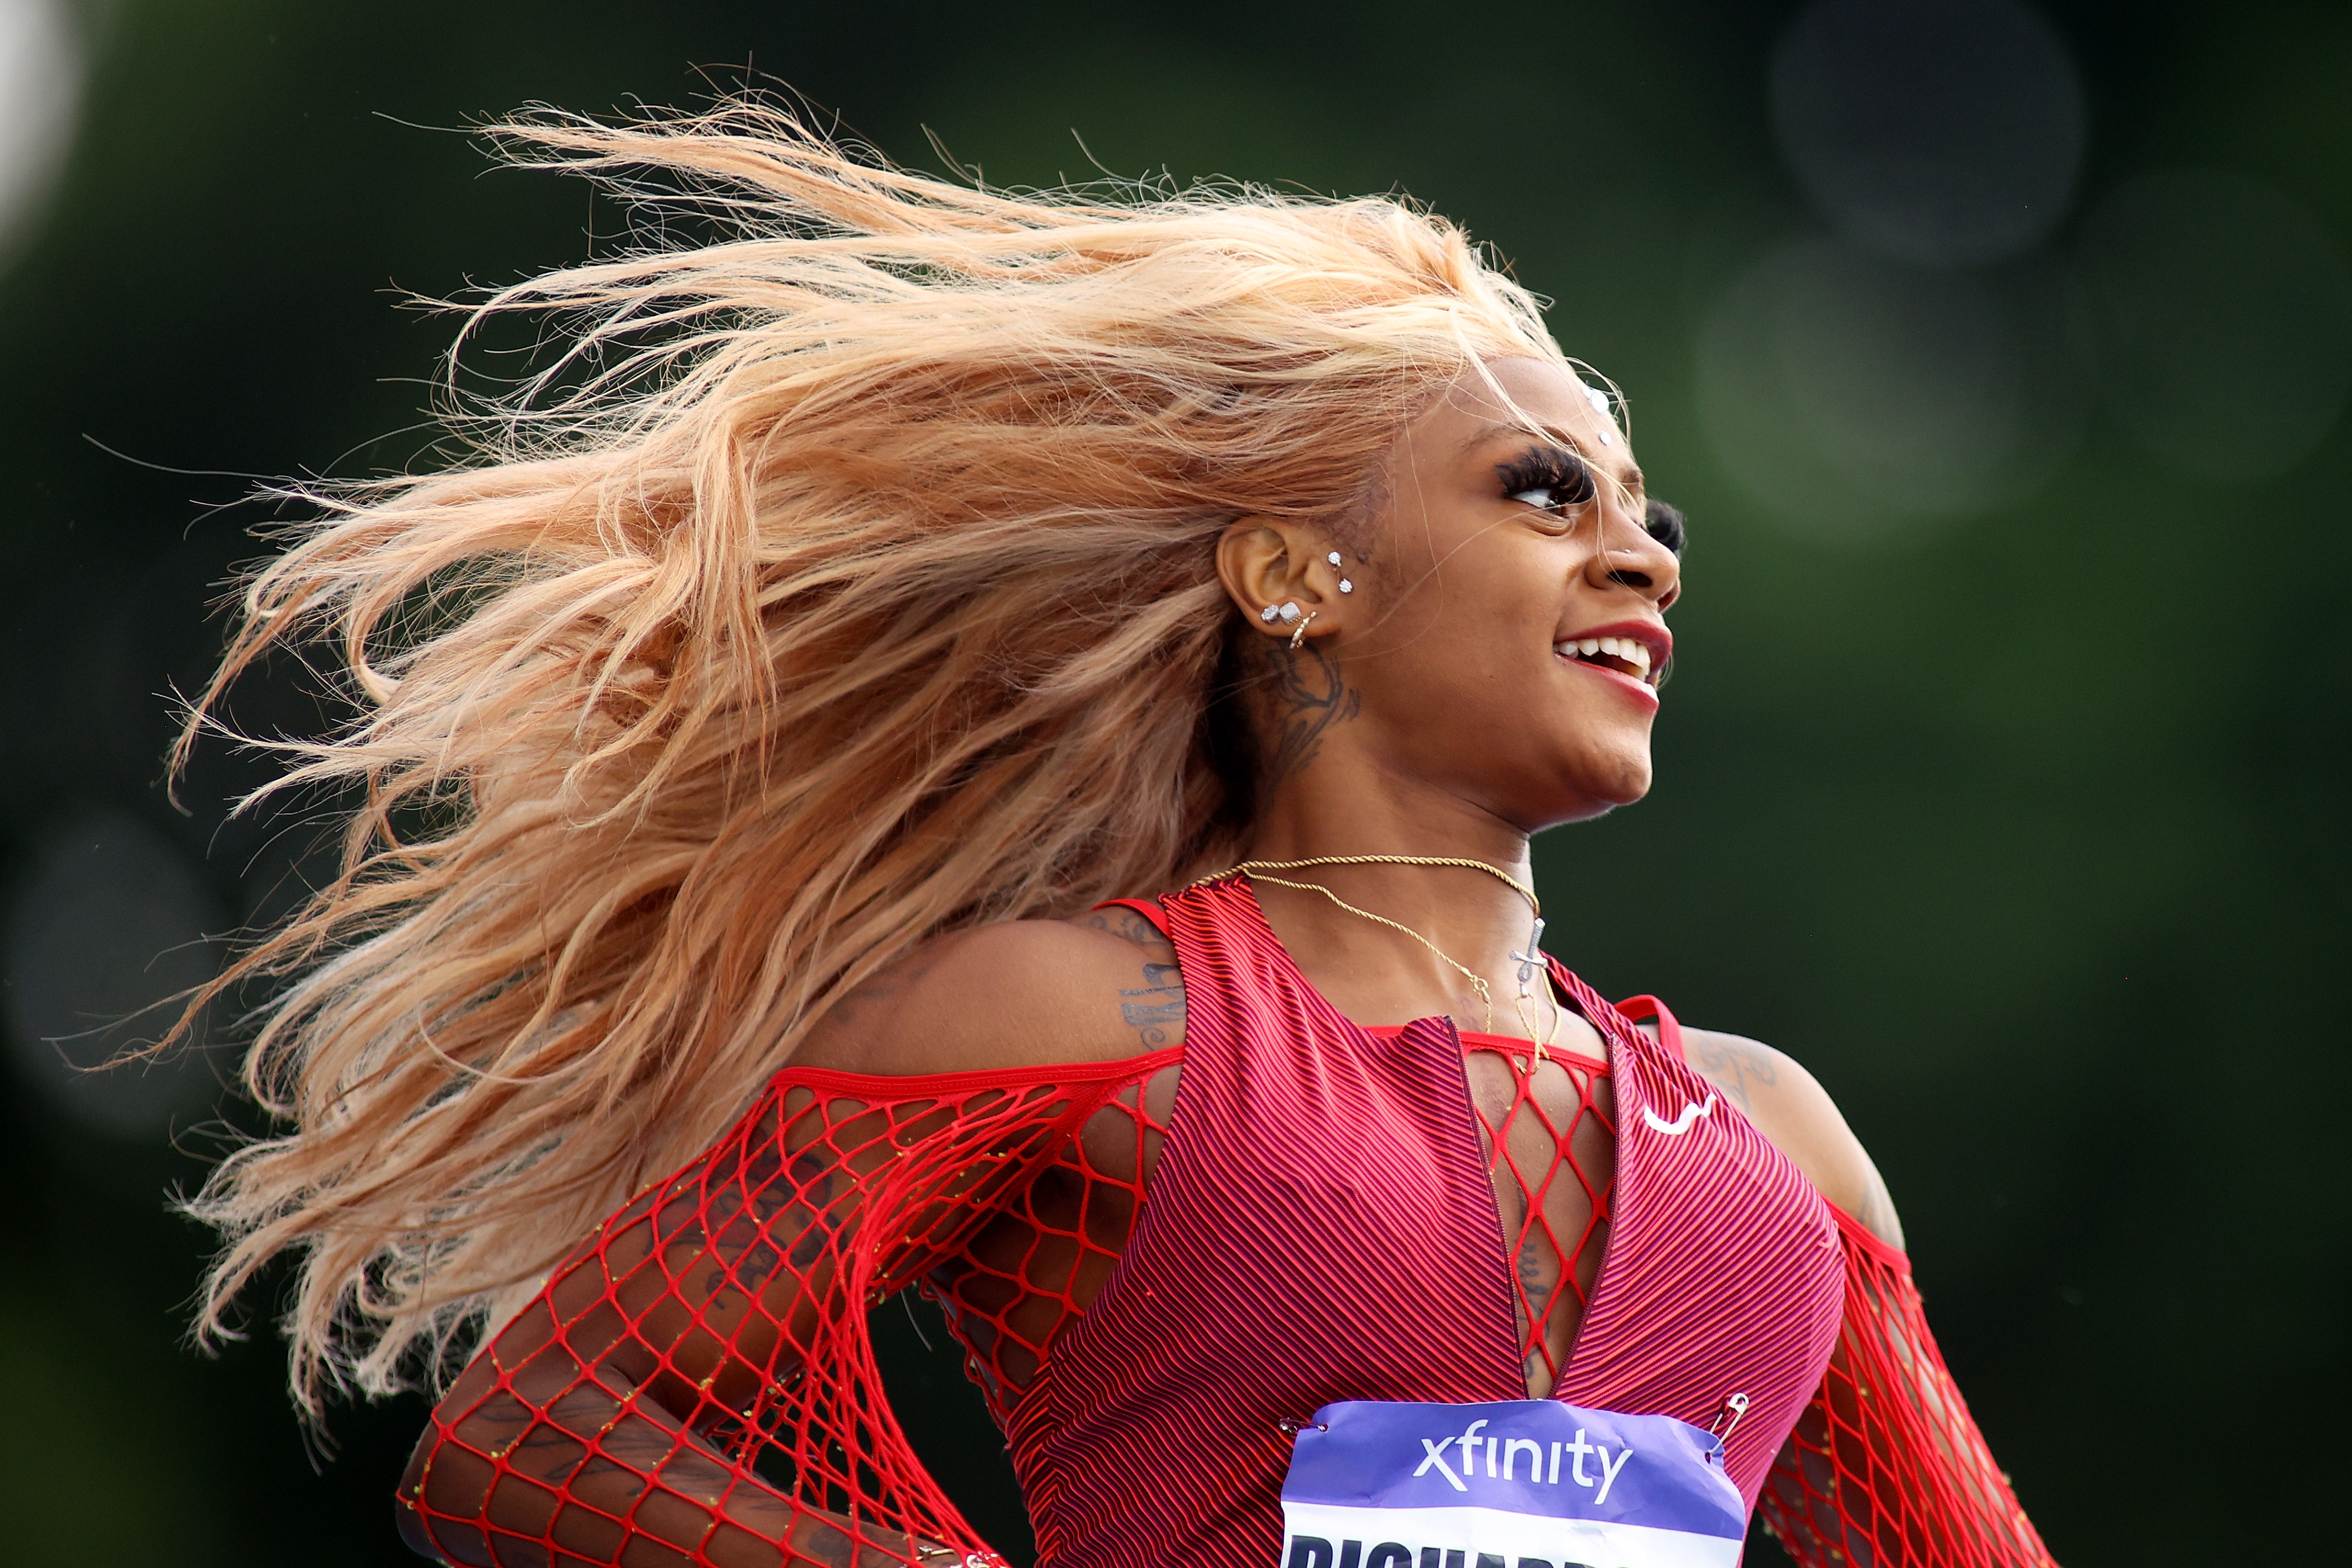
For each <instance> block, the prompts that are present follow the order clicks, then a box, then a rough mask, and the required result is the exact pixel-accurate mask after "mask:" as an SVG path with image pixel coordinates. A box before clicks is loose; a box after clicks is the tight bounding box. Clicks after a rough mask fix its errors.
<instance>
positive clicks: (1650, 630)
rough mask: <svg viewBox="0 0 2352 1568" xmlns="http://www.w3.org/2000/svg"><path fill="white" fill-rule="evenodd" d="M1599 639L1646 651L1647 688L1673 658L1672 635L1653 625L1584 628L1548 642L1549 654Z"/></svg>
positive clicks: (1635, 623)
mask: <svg viewBox="0 0 2352 1568" xmlns="http://www.w3.org/2000/svg"><path fill="white" fill-rule="evenodd" d="M1601 637H1615V638H1617V639H1619V640H1620V641H1630V642H1636V643H1639V644H1641V645H1642V647H1643V648H1645V649H1647V650H1648V652H1649V656H1650V684H1651V685H1653V686H1654V685H1656V684H1657V682H1658V678H1659V676H1660V674H1661V673H1662V672H1664V669H1665V668H1666V660H1667V659H1669V658H1673V657H1674V652H1675V638H1674V634H1673V633H1671V632H1669V631H1667V630H1666V628H1665V627H1664V626H1661V625H1659V624H1658V623H1657V622H1655V621H1612V622H1610V623H1609V624H1608V625H1606V626H1586V627H1583V628H1582V629H1580V630H1578V631H1572V632H1566V633H1563V634H1562V635H1560V636H1559V637H1554V638H1553V639H1552V645H1551V646H1552V651H1553V652H1555V653H1557V652H1559V650H1560V649H1562V648H1565V647H1570V645H1572V644H1575V643H1580V642H1592V641H1596V640H1598V639H1600V638H1601Z"/></svg>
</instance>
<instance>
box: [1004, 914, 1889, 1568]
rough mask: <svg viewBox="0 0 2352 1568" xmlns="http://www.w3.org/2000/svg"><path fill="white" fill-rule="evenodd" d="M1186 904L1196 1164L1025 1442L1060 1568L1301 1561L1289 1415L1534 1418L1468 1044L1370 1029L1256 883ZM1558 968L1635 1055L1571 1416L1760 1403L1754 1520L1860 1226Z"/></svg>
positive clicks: (1042, 1380) (1070, 1342) (1837, 1300)
mask: <svg viewBox="0 0 2352 1568" xmlns="http://www.w3.org/2000/svg"><path fill="white" fill-rule="evenodd" d="M1163 907H1164V908H1165V910H1166V920H1167V928H1166V929H1167V931H1168V932H1169V935H1170V937H1171V940H1172V941H1173V942H1174V943H1175V947H1176V954H1177V961H1178V963H1179V965H1180V967H1181V970H1182V972H1183V976H1184V985H1185V1001H1186V1010H1187V1016H1186V1024H1185V1041H1184V1068H1183V1087H1182V1089H1181V1093H1180V1095H1179V1097H1178V1100H1177V1104H1176V1115H1175V1121H1174V1123H1173V1125H1172V1127H1171V1133H1170V1139H1169V1144H1168V1151H1167V1152H1166V1154H1165V1155H1164V1156H1163V1157H1162V1159H1161V1161H1160V1168H1159V1170H1158V1172H1157V1173H1156V1174H1155V1175H1154V1176H1153V1178H1152V1184H1151V1194H1150V1202H1149V1203H1148V1204H1147V1205H1146V1206H1145V1208H1144V1211H1143V1218H1142V1220H1141V1222H1140V1223H1139V1225H1138V1226H1137V1227H1136V1230H1135V1234H1134V1237H1133V1238H1132V1239H1131V1240H1130V1241H1129V1244H1128V1247H1127V1252H1126V1255H1125V1257H1124V1258H1121V1260H1120V1262H1119V1265H1118V1269H1117V1270H1116V1271H1115V1272H1114V1273H1113V1274H1112V1276H1111V1279H1110V1282H1109V1284H1108V1286H1107V1287H1106V1288H1105V1289H1104V1290H1103V1293H1102V1294H1101V1296H1099V1297H1098V1298H1097V1300H1096V1301H1095V1303H1094V1305H1093V1307H1092V1308H1090V1309H1089V1310H1087V1313H1086V1315H1085V1316H1084V1317H1082V1318H1079V1319H1078V1320H1076V1321H1075V1322H1073V1323H1072V1324H1071V1325H1070V1326H1069V1327H1068V1328H1067V1329H1066V1331H1064V1333H1063V1335H1062V1338H1061V1340H1060V1342H1058V1343H1056V1344H1055V1347H1054V1353H1053V1354H1052V1356H1050V1357H1049V1358H1048V1359H1047V1361H1046V1363H1045V1370H1044V1372H1043V1373H1041V1375H1040V1376H1039V1378H1038V1380H1037V1382H1036V1384H1034V1386H1033V1387H1032V1388H1031V1390H1030V1392H1029V1395H1028V1397H1027V1398H1026V1399H1025V1400H1024V1401H1023V1403H1022V1404H1021V1405H1019V1406H1018V1407H1016V1408H1015V1410H1014V1411H1013V1421H1012V1425H1011V1426H1010V1427H1009V1429H1008V1436H1010V1437H1011V1439H1012V1446H1013V1465H1014V1468H1015V1469H1016V1471H1017V1472H1018V1473H1019V1474H1020V1476H1021V1478H1022V1484H1023V1488H1024V1491H1025V1492H1026V1494H1027V1496H1028V1500H1029V1510H1030V1516H1031V1518H1032V1520H1033V1521H1034V1523H1035V1525H1036V1529H1037V1541H1038V1547H1039V1551H1040V1553H1041V1560H1042V1561H1043V1562H1045V1563H1070V1564H1079V1563H1084V1564H1086V1565H1087V1568H1128V1565H1130V1564H1131V1565H1133V1568H1144V1565H1145V1564H1154V1565H1157V1564H1162V1563H1272V1562H1273V1561H1274V1559H1275V1557H1276V1554H1277V1552H1278V1551H1279V1548H1280V1545H1281V1530H1280V1514H1279V1510H1278V1509H1277V1508H1276V1499H1277V1496H1278V1493H1279V1491H1280V1487H1281V1479H1282V1475H1283V1471H1284V1469H1285V1468H1286V1466H1287V1464H1288V1462H1289V1450H1290V1442H1289V1439H1288V1437H1287V1436H1285V1434H1284V1433H1283V1431H1282V1429H1281V1428H1280V1426H1277V1425H1276V1423H1277V1422H1278V1421H1280V1420H1282V1419H1284V1418H1289V1419H1291V1420H1294V1421H1296V1420H1297V1419H1301V1418H1303V1417H1306V1416H1307V1415H1312V1414H1313V1413H1314V1411H1315V1410H1316V1409H1317V1408H1318V1407H1319V1406H1321V1405H1325V1404H1328V1403H1330V1402H1332V1401H1334V1400H1340V1399H1391V1400H1443V1401H1468V1400H1495V1399H1524V1398H1526V1397H1527V1396H1528V1379H1527V1375H1526V1373H1527V1368H1526V1366H1525V1364H1524V1363H1523V1360H1522V1354H1521V1349H1522V1347H1521V1345H1520V1343H1519V1342H1518V1339H1517V1333H1516V1332H1515V1312H1514V1298H1515V1295H1516V1290H1515V1286H1514V1281H1513V1273H1512V1268H1511V1267H1510V1260H1509V1259H1508V1258H1507V1256H1506V1254H1505V1251H1504V1231H1503V1226H1502V1223H1501V1219H1500V1216H1498V1215H1497V1212H1496V1184H1495V1183H1494V1182H1493V1181H1492V1179H1491V1178H1490V1175H1489V1172H1488V1164H1487V1156H1486V1151H1485V1150H1484V1148H1482V1140H1481V1138H1480V1132H1479V1125H1478V1122H1477V1121H1476V1119H1475V1116H1474V1114H1473V1112H1472V1110H1471V1108H1470V1106H1469V1104H1468V1103H1467V1101H1466V1098H1465V1091H1464V1080H1463V1075H1462V1059H1463V1053H1462V1047H1461V1044H1460V1041H1459V1039H1458V1037H1457V1036H1456V1035H1455V1033H1454V1027H1453V1026H1452V1025H1451V1024H1450V1023H1448V1022H1447V1021H1445V1020H1444V1019H1438V1018H1433V1019H1424V1020H1423V1021H1421V1022H1420V1023H1417V1024H1414V1025H1412V1026H1408V1027H1406V1028H1405V1029H1404V1030H1402V1032H1401V1033H1399V1034H1398V1035H1397V1036H1396V1037H1394V1038H1392V1039H1389V1040H1381V1039H1379V1038H1377V1037H1373V1036H1372V1035H1370V1034H1369V1033H1368V1032H1367V1031H1365V1030H1363V1029H1360V1028H1359V1027H1357V1026H1355V1025H1354V1024H1352V1023H1350V1022H1349V1021H1348V1020H1347V1019H1346V1018H1344V1017H1342V1016H1340V1015H1339V1013H1338V1011H1337V1010H1335V1009H1334V1008H1333V1007H1332V1006H1331V1005H1330V1004H1329V1003H1328V1002H1327V1001H1326V1000H1325V999H1324V998H1323V996H1322V995H1321V994H1319V993H1318V992H1317V991H1316V990H1315V988H1314V987H1313V986H1312V985H1311V984H1308V983H1307V980H1306V978H1305V977H1304V976H1303V975H1301V974H1300V973H1299V972H1298V970H1297V966H1296V965H1295V964H1293V963H1291V961H1290V958H1289V955H1288V954H1287V953H1286V952H1284V951H1283V948H1282V944H1281V942H1279V941H1277V940H1276V937H1275V935H1274V932H1273V931H1272V930H1271V929H1270V928H1269V927H1268V926H1267V925H1266V923H1265V916H1264V914H1263V913H1262V912H1261V911H1260V910H1259V908H1258V905H1257V900H1256V898H1255V895H1254V894H1253V893H1252V891H1251V889H1250V888H1249V886H1248V884H1247V883H1246V882H1245V881H1244V880H1243V879H1239V878H1228V879H1220V880H1217V881H1213V882H1209V883H1205V884H1202V885H1201V886H1198V887H1194V888H1191V889H1186V890H1185V891H1183V892H1181V893H1179V894H1176V895H1174V896H1172V897H1171V898H1169V899H1167V900H1163ZM1554 974H1555V977H1556V979H1557V981H1558V982H1559V985H1560V986H1561V987H1562V989H1563V991H1564V992H1565V994H1567V995H1568V997H1569V999H1570V1001H1572V1002H1573V1003H1574V1004H1575V1005H1577V1007H1579V1008H1580V1010H1581V1011H1583V1012H1584V1013H1585V1015H1586V1016H1588V1017H1589V1018H1591V1020H1592V1021H1593V1023H1594V1024H1595V1025H1596V1026H1598V1027H1599V1028H1600V1029H1601V1033H1602V1036H1603V1037H1604V1038H1605V1039H1606V1040H1607V1041H1608V1043H1609V1047H1610V1050H1611V1053H1612V1072H1611V1081H1612V1085H1613V1087H1614V1090H1615V1117H1614V1120H1615V1121H1616V1125H1617V1130H1618V1136H1617V1156H1616V1176H1615V1193H1614V1200H1613V1204H1612V1206H1611V1208H1610V1211H1609V1225H1610V1230H1609V1235H1608V1244H1607V1251H1606V1254H1605V1256H1604V1258H1603V1260H1602V1262H1601V1272H1600V1279H1599V1282H1598V1285H1597V1288H1596V1289H1595V1290H1594V1292H1593V1295H1592V1300H1591V1306H1590V1308H1589V1310H1587V1311H1586V1313H1585V1314H1584V1319H1583V1324H1582V1327H1581V1329H1580V1331H1578V1333H1577V1336H1576V1341H1575V1346H1574V1350H1573V1352H1572V1353H1571V1354H1570V1357H1569V1359H1568V1363H1567V1366H1566V1368H1565V1369H1564V1371H1563V1373H1562V1375H1561V1376H1560V1378H1559V1384H1558V1385H1557V1386H1556V1388H1555V1389H1554V1393H1556V1394H1558V1395H1559V1397H1562V1398H1566V1399H1569V1400H1570V1401H1571V1402H1574V1403H1580V1404H1589V1405H1601V1406H1604V1407H1606V1408H1609V1409H1614V1410H1623V1411H1627V1412H1631V1413H1635V1414H1642V1415H1673V1416H1676V1417H1679V1418H1680V1419H1683V1420H1685V1421H1690V1422H1694V1423H1696V1424H1699V1425H1705V1424H1706V1423H1707V1422H1709V1421H1710V1420H1711V1419H1714V1418H1716V1417H1717V1415H1718V1413H1719V1412H1721V1411H1722V1410H1723V1408H1724V1402H1725V1400H1726V1399H1727V1397H1728V1396H1730V1395H1732V1394H1746V1395H1747V1396H1748V1401H1749V1405H1748V1414H1747V1415H1746V1416H1745V1417H1744V1418H1743V1419H1742V1420H1741V1421H1740V1423H1739V1425H1738V1426H1737V1427H1736V1428H1735V1429H1734V1430H1733V1433H1732V1437H1731V1441H1730V1445H1729V1448H1728V1451H1727V1462H1726V1469H1727V1473H1729V1474H1730V1475H1731V1476H1732V1478H1733V1479H1735V1480H1737V1481H1738V1483H1739V1486H1740V1489H1741V1490H1742V1492H1743V1493H1744V1494H1745V1495H1746V1496H1747V1498H1748V1500H1749V1501H1750V1502H1751V1503H1752V1502H1753V1501H1754V1500H1755V1496H1756V1492H1757V1489H1758V1488H1759V1487H1760V1486H1761V1485H1762V1483H1763V1479H1764V1474H1765V1471H1766V1470H1767V1469H1768V1468H1769V1466H1770V1464H1771V1461H1772V1456H1773V1454H1774V1453H1775V1452H1776V1451H1777V1450H1778V1449H1779V1447H1780V1443H1781V1441H1782V1439H1784V1438H1785V1437H1786V1436H1788V1432H1789V1429H1790V1426H1793V1425H1794V1424H1795V1421H1796V1418H1797V1415H1798V1413H1799V1412H1800V1411H1801V1410H1802V1409H1803V1408H1804V1406H1805V1404H1806V1401H1807V1400H1808V1398H1809V1397H1810V1396H1811V1394H1812V1393H1813V1391H1814V1389H1815V1388H1816V1387H1818V1386H1819V1385H1820V1382H1821V1376H1822V1368H1823V1367H1824V1365H1826V1363H1828V1360H1829V1355H1830V1350H1831V1347H1832V1343H1833V1342H1835V1339H1836V1336H1837V1327H1838V1312H1839V1308H1840V1305H1841V1300H1842V1282H1841V1277H1842V1274H1843V1262H1844V1260H1843V1256H1842V1254H1841V1252H1840V1250H1839V1247H1838V1239H1837V1229H1836V1225H1835V1222H1834V1221H1833V1220H1832V1218H1831V1216H1830V1213H1829V1209H1828V1206H1827V1205H1825V1204H1823V1203H1822V1199H1821V1197H1820V1195H1819V1194H1816V1193H1815V1192H1814V1191H1813V1189H1812V1187H1811V1184H1809V1183H1807V1182H1806V1181H1805V1179H1804V1178H1803V1176H1802V1175H1801V1174H1800V1173H1798V1172H1797V1171H1796V1169H1795V1168H1794V1167H1793V1166H1791V1165H1790V1163H1789V1162H1788V1161H1787V1159H1786V1158H1785V1157H1784V1156H1782V1155H1781V1154H1780V1152H1779V1151H1778V1150H1776V1149H1774V1148H1773V1147H1772V1146H1771V1145H1770V1144H1769V1142H1766V1141H1765V1140H1764V1139H1763V1137H1762V1136H1761V1135H1759V1133H1757V1132H1756V1131H1755V1130H1754V1129H1753V1128H1752V1127H1750V1126H1748V1122H1747V1121H1746V1119H1745V1118H1743V1117H1741V1116H1740V1115H1739V1114H1738V1111H1737V1110H1736V1109H1734V1108H1733V1107H1731V1106H1729V1105H1727V1104H1726V1103H1724V1102H1723V1101H1722V1100H1721V1099H1720V1098H1719V1097H1718V1096H1717V1094H1716V1093H1715V1091H1714V1089H1713V1088H1712V1087H1711V1086H1710V1085H1708V1084H1707V1083H1706V1080H1705V1079H1701V1078H1700V1077H1699V1076H1698V1075H1697V1074H1696V1073H1695V1072H1693V1071H1692V1070H1691V1068H1689V1067H1688V1066H1686V1065H1685V1063H1684V1062H1683V1061H1682V1060H1681V1059H1680V1057H1679V1054H1678V1053H1669V1052H1667V1051H1665V1050H1664V1049H1662V1048H1661V1047H1658V1046H1656V1045H1654V1044H1652V1043H1651V1042H1650V1041H1649V1040H1648V1039H1647V1038H1646V1037H1643V1035H1642V1034H1641V1033H1640V1031H1638V1030H1636V1029H1635V1028H1633V1026H1632V1025H1631V1024H1630V1023H1629V1022H1628V1021H1627V1020H1626V1019H1625V1018H1624V1017H1623V1016H1622V1015H1621V1014H1619V1013H1618V1012H1617V1010H1616V1009H1615V1008H1613V1007H1612V1006H1610V1005H1609V1004H1607V1003H1606V1002H1604V1001H1602V1000H1601V998H1600V997H1599V996H1598V995H1596V994H1594V993H1593V992H1592V991H1591V989H1590V988H1589V987H1587V986H1586V985H1585V984H1583V982H1581V981H1580V980H1579V979H1577V978H1576V977H1575V976H1574V975H1573V974H1570V973H1569V972H1568V971H1567V970H1565V969H1561V968H1559V967H1558V966H1557V965H1555V966H1554ZM1686 1109H1688V1111H1689V1113H1688V1114H1687V1115H1686V1114H1685V1110H1686ZM1665 1128H1679V1131H1664V1130H1663V1129H1665ZM1544 1163H1545V1164H1546V1165H1547V1166H1549V1164H1551V1163H1552V1162H1551V1161H1550V1160H1549V1158H1548V1159H1547V1160H1546V1161H1545V1162H1544ZM1144 1346H1149V1347H1150V1353H1148V1354H1139V1353H1137V1352H1138V1349H1139V1347H1144ZM1139 1473H1141V1474H1148V1475H1155V1476H1160V1477H1164V1478H1166V1479H1167V1482H1168V1483H1174V1482H1175V1481H1176V1478H1179V1477H1181V1484H1156V1485H1148V1486H1138V1485H1137V1484H1136V1478H1137V1476H1138V1475H1139Z"/></svg>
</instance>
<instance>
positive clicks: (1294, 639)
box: [1284, 605, 1323, 653]
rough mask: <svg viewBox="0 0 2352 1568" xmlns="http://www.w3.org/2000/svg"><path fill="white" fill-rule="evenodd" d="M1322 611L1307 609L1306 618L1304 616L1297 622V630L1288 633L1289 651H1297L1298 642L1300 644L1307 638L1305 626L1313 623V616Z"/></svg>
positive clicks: (1291, 607)
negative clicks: (1303, 618)
mask: <svg viewBox="0 0 2352 1568" xmlns="http://www.w3.org/2000/svg"><path fill="white" fill-rule="evenodd" d="M1284 607H1285V608H1286V609H1297V605H1285V606H1284ZM1322 613H1323V612H1322V611H1320V610H1309V611H1307V618H1306V619H1305V620H1303V621H1301V622H1299V623H1298V629H1297V631H1294V632H1292V633H1291V634H1290V651H1291V652H1293V653H1297V651H1298V645H1299V644H1301V643H1303V642H1305V641H1306V640H1307V627H1308V626H1311V625H1313V624H1314V621H1315V617H1316V616H1319V615H1321V614H1322Z"/></svg>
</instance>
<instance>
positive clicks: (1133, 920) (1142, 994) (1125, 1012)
mask: <svg viewBox="0 0 2352 1568" xmlns="http://www.w3.org/2000/svg"><path fill="white" fill-rule="evenodd" d="M1086 923H1087V926H1089V927H1091V928H1092V929H1093V930H1096V931H1106V932H1108V933H1109V934H1110V935H1112V936H1115V937H1118V939H1119V940H1120V941H1122V942H1131V943H1133V944H1134V945H1135V946H1136V947H1137V948H1139V949H1140V950H1141V952H1140V956H1141V958H1142V961H1143V969H1142V973H1141V975H1140V976H1139V978H1140V979H1141V981H1142V984H1139V985H1137V986H1134V987H1132V988H1129V987H1126V986H1122V987H1120V988H1119V993H1118V1016H1119V1017H1120V1018H1121V1019H1122V1020H1124V1021H1125V1023H1126V1024H1127V1026H1128V1027H1129V1028H1130V1029H1133V1030H1134V1031H1135V1035H1136V1039H1137V1040H1138V1041H1139V1043H1140V1044H1141V1045H1142V1046H1143V1047H1145V1048H1146V1049H1157V1048H1158V1047H1161V1046H1164V1045H1167V1044H1168V1043H1169V1041H1170V1040H1171V1039H1172V1038H1173V1037H1175V1035H1176V1034H1177V1033H1179V1032H1181V1030H1182V1029H1183V1027H1184V976H1183V974H1182V973H1181V971H1180V970H1179V969H1178V967H1177V964H1176V949H1175V947H1174V945H1173V944H1172V943H1171V942H1169V940H1168V939H1167V938H1166V937H1164V936H1162V935H1161V934H1160V928H1159V927H1158V926H1155V925H1153V924H1152V923H1151V922H1150V921H1148V920H1145V919H1144V918H1143V917H1142V916H1141V915H1139V914H1138V913H1136V912H1135V911H1134V910H1130V909H1123V908H1116V907H1115V908H1112V909H1108V910H1095V911H1094V912H1093V913H1091V914H1089V915H1088V916H1087V920H1086Z"/></svg>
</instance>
